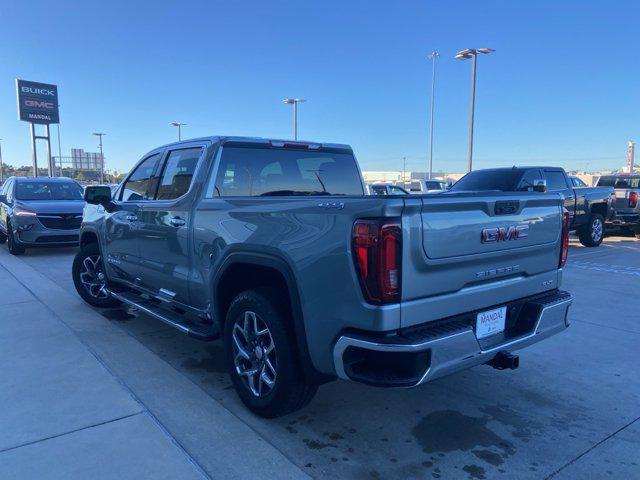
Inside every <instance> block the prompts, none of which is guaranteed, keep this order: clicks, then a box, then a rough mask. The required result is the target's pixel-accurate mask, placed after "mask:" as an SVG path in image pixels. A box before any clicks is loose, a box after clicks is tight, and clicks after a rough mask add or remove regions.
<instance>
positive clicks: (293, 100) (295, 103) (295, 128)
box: [283, 98, 306, 140]
mask: <svg viewBox="0 0 640 480" xmlns="http://www.w3.org/2000/svg"><path fill="white" fill-rule="evenodd" d="M283 102H284V103H286V104H289V105H293V139H294V140H298V103H301V102H306V100H305V99H304V98H285V99H284V100H283Z"/></svg>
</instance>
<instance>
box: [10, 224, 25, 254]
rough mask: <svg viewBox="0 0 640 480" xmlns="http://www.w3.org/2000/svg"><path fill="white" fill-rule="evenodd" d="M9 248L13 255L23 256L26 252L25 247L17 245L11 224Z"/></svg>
mask: <svg viewBox="0 0 640 480" xmlns="http://www.w3.org/2000/svg"><path fill="white" fill-rule="evenodd" d="M7 247H8V249H9V253H10V254H11V255H22V254H23V253H24V252H25V248H24V247H22V246H20V245H18V244H16V239H15V237H14V234H13V226H12V225H11V222H7Z"/></svg>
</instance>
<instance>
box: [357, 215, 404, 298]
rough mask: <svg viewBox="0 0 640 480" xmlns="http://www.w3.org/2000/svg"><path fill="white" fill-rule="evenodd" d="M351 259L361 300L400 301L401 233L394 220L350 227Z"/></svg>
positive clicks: (369, 221)
mask: <svg viewBox="0 0 640 480" xmlns="http://www.w3.org/2000/svg"><path fill="white" fill-rule="evenodd" d="M353 259H354V262H355V266H356V271H357V272H358V279H359V280H360V286H361V287H362V293H363V294H364V297H365V299H366V300H367V301H368V302H370V303H376V304H382V303H394V302H399V301H400V281H401V277H402V230H401V228H400V221H399V220H398V219H367V220H358V221H356V222H355V224H354V225H353Z"/></svg>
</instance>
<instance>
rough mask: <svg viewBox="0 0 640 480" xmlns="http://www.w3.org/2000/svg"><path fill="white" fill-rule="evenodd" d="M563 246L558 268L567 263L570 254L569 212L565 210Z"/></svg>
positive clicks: (563, 216) (563, 217)
mask: <svg viewBox="0 0 640 480" xmlns="http://www.w3.org/2000/svg"><path fill="white" fill-rule="evenodd" d="M561 241H562V246H561V248H560V264H559V265H558V268H562V267H564V266H565V264H566V263H567V256H568V255H569V212H567V211H566V210H565V212H564V214H563V215H562V240H561Z"/></svg>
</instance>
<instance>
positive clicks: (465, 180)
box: [449, 167, 615, 247]
mask: <svg viewBox="0 0 640 480" xmlns="http://www.w3.org/2000/svg"><path fill="white" fill-rule="evenodd" d="M491 190H497V191H502V192H526V191H538V192H546V191H549V192H558V193H560V194H562V196H563V197H564V206H565V208H566V209H567V210H568V211H569V215H570V217H571V224H570V228H571V230H574V231H575V232H576V233H577V234H578V237H579V238H580V243H582V244H583V245H584V246H585V247H597V246H598V245H600V244H601V243H602V240H603V238H604V226H605V222H607V221H609V220H610V219H611V217H612V216H613V208H612V202H613V201H614V198H615V196H614V190H613V188H612V187H579V188H576V187H574V184H573V182H572V181H571V179H570V178H569V176H568V175H567V173H566V172H565V171H564V169H562V168H559V167H512V168H490V169H485V170H475V171H473V172H469V173H467V174H466V175H465V176H464V177H462V178H461V179H460V180H458V181H457V182H456V183H455V184H454V185H453V186H452V187H451V189H450V190H449V192H456V193H457V192H462V191H491Z"/></svg>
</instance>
